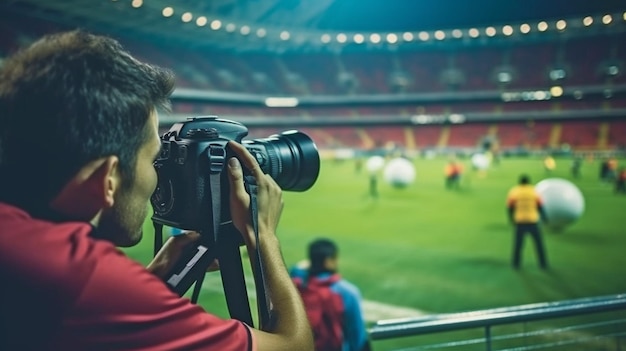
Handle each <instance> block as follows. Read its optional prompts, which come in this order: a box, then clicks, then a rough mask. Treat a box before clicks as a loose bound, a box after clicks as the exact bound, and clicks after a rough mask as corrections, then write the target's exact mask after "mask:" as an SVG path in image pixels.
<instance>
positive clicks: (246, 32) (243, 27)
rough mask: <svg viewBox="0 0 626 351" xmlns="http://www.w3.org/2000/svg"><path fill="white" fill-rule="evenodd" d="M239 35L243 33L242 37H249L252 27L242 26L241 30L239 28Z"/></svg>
mask: <svg viewBox="0 0 626 351" xmlns="http://www.w3.org/2000/svg"><path fill="white" fill-rule="evenodd" d="M239 33H241V35H248V34H250V27H249V26H242V27H241V28H239Z"/></svg>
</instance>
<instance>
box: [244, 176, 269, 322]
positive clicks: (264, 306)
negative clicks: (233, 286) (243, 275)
mask: <svg viewBox="0 0 626 351" xmlns="http://www.w3.org/2000/svg"><path fill="white" fill-rule="evenodd" d="M245 185H246V190H247V192H248V194H250V216H251V219H252V227H253V229H254V240H255V241H256V250H255V252H254V257H252V259H253V260H254V264H253V267H254V268H255V269H253V272H254V283H255V284H254V285H255V288H256V297H257V310H258V314H259V329H261V330H267V329H268V328H269V327H270V321H271V309H270V305H271V301H270V299H269V295H268V294H267V291H266V289H265V267H264V266H263V260H262V259H261V249H260V247H261V245H262V243H261V240H259V211H258V207H257V193H258V186H257V184H256V179H254V177H246V182H245Z"/></svg>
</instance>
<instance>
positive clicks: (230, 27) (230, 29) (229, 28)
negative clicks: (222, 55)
mask: <svg viewBox="0 0 626 351" xmlns="http://www.w3.org/2000/svg"><path fill="white" fill-rule="evenodd" d="M236 29H237V26H235V24H234V23H229V24H227V25H226V31H227V32H228V33H232V32H234V31H235V30H236Z"/></svg>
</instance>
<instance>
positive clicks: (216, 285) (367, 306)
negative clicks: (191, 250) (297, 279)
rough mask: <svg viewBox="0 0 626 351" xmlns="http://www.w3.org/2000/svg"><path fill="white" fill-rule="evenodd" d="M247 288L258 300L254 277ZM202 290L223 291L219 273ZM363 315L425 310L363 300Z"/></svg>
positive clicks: (381, 317)
mask: <svg viewBox="0 0 626 351" xmlns="http://www.w3.org/2000/svg"><path fill="white" fill-rule="evenodd" d="M246 288H247V291H248V298H249V299H250V300H256V291H255V290H254V279H253V278H252V277H246ZM202 290H206V291H210V292H218V293H219V292H223V287H222V282H221V278H220V276H219V274H207V275H206V276H205V278H204V282H203V283H202ZM362 308H363V316H364V318H365V320H366V321H367V322H376V321H380V320H385V319H397V318H413V317H419V316H423V315H424V314H425V312H424V311H420V310H417V309H414V308H409V307H402V306H395V305H389V304H385V303H381V302H376V301H370V300H363V301H362Z"/></svg>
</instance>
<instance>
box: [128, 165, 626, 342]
mask: <svg viewBox="0 0 626 351" xmlns="http://www.w3.org/2000/svg"><path fill="white" fill-rule="evenodd" d="M620 161H621V162H622V163H623V162H625V161H624V160H620ZM414 163H415V167H416V171H417V177H416V180H415V182H414V183H413V184H412V185H410V186H409V187H408V188H405V189H396V188H392V187H391V186H389V185H387V184H385V183H384V182H382V181H381V182H379V197H378V199H372V198H370V197H369V194H368V186H369V185H368V176H367V174H366V173H365V172H361V173H358V172H356V170H355V164H354V162H352V161H342V162H336V161H330V160H327V161H324V162H323V163H322V168H321V173H320V176H319V179H318V181H317V183H316V184H315V185H314V186H313V188H311V189H310V190H308V191H306V192H302V193H294V192H285V193H284V197H285V210H284V212H283V216H282V220H281V224H280V227H279V234H278V235H279V237H280V239H281V242H282V248H283V253H284V256H285V261H286V263H287V264H288V265H291V264H295V263H296V262H297V261H299V260H300V259H302V258H304V255H305V250H306V245H307V243H308V242H309V241H310V240H311V239H313V238H316V237H320V236H324V237H330V238H333V239H335V240H336V241H337V242H338V244H339V246H340V250H341V251H340V270H341V273H342V274H343V276H344V277H345V278H347V279H349V280H350V281H352V282H354V283H355V284H357V285H358V286H359V287H360V288H361V292H362V294H363V297H364V299H366V300H368V301H375V302H379V303H384V304H389V305H394V306H400V307H408V308H412V309H418V310H421V311H425V312H426V313H440V312H459V311H468V310H476V309H484V308H492V307H502V306H512V305H519V304H527V303H534V302H546V301H557V300H563V299H572V298H579V297H589V296H599V295H607V294H615V293H623V292H626V278H625V277H624V276H625V273H626V268H625V267H626V255H625V254H624V249H625V248H626V196H624V195H617V194H614V193H613V187H612V185H609V184H605V183H601V182H600V181H599V180H598V170H599V163H598V161H595V162H585V163H584V164H583V166H582V177H581V178H580V179H577V180H573V179H572V178H571V176H570V174H569V167H570V164H571V160H570V159H557V168H556V170H555V171H554V172H553V173H552V174H551V175H548V174H546V173H545V171H544V169H543V166H542V163H541V160H540V159H538V158H523V159H521V158H516V159H509V158H504V159H503V160H502V161H501V162H500V164H499V165H493V166H492V167H491V168H490V169H489V170H488V171H487V173H486V174H483V175H481V174H478V173H474V172H472V171H471V167H470V164H469V161H468V160H466V161H465V163H466V164H465V168H466V173H465V175H464V178H463V179H462V184H461V185H462V186H461V189H460V190H458V191H451V190H446V189H445V188H444V179H443V168H444V165H445V163H446V159H445V158H443V157H442V158H440V159H432V160H426V159H419V160H416V161H415V162H414ZM522 172H524V173H528V174H529V175H530V176H531V179H532V181H533V182H535V183H536V182H538V181H540V180H542V179H544V178H547V177H561V178H565V179H570V180H572V181H573V182H574V183H575V184H577V185H578V187H579V188H580V190H581V191H582V193H583V194H584V196H585V212H584V214H583V215H582V217H581V218H580V219H579V220H578V221H577V222H576V223H575V224H573V225H571V226H570V227H568V228H567V229H566V230H565V231H564V232H561V233H552V232H549V231H547V230H546V231H545V232H544V234H545V235H544V236H545V243H546V248H547V254H548V260H549V262H550V266H551V269H550V270H549V271H542V270H540V269H539V268H538V265H537V260H536V258H535V255H534V247H533V246H532V245H531V241H530V240H528V241H527V242H526V245H525V249H524V255H523V262H522V268H521V270H520V271H514V270H513V269H512V268H511V265H510V257H511V249H512V228H511V226H510V225H509V224H508V220H507V216H506V211H505V197H506V194H507V191H508V190H509V188H510V187H511V186H513V185H515V184H516V182H517V179H518V176H519V174H520V173H522ZM145 227H146V234H145V237H144V240H143V241H142V243H141V244H140V245H139V246H137V247H134V248H131V249H128V250H127V252H128V253H129V255H130V256H131V257H133V258H135V259H137V260H139V261H141V262H147V261H148V260H149V259H150V258H151V255H152V253H151V248H152V244H153V242H152V240H153V239H152V238H153V236H152V229H151V228H152V227H151V222H150V221H147V222H146V226H145ZM210 275H214V276H216V275H217V273H212V274H210ZM211 284H213V285H212V286H211ZM219 284H220V283H219V279H218V278H211V279H208V280H207V281H205V286H204V288H205V289H204V290H203V293H202V294H201V297H200V304H202V305H203V306H204V307H205V308H206V309H207V310H209V311H212V312H214V313H216V314H218V315H222V316H227V315H228V314H227V311H226V308H225V307H224V302H223V294H221V286H220V285H219ZM369 317H371V316H369ZM370 319H371V318H370ZM392 344H393V343H392ZM401 344H402V341H398V342H397V343H396V344H395V345H388V343H387V344H385V346H384V347H383V346H381V347H375V349H376V350H379V349H383V348H385V347H391V346H394V347H398V346H399V345H401ZM374 346H376V344H375V345H374ZM404 346H406V345H404Z"/></svg>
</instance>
